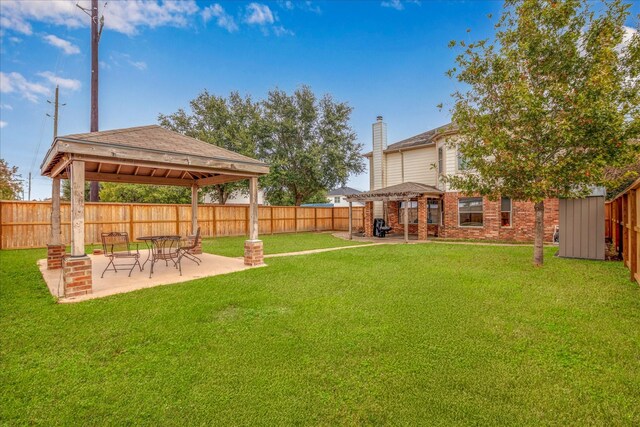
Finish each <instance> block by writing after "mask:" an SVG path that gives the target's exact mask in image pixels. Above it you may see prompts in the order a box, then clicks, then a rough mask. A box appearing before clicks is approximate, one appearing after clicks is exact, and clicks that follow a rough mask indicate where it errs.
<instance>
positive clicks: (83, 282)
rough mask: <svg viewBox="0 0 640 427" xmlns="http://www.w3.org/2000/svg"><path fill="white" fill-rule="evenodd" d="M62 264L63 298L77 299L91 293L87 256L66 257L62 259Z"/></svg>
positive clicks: (89, 264) (89, 262)
mask: <svg viewBox="0 0 640 427" xmlns="http://www.w3.org/2000/svg"><path fill="white" fill-rule="evenodd" d="M62 264H63V265H62V280H63V282H64V296H65V297H77V296H80V295H85V294H90V293H91V292H93V281H92V278H91V258H89V257H88V256H82V257H68V258H65V259H64V262H63V263H62Z"/></svg>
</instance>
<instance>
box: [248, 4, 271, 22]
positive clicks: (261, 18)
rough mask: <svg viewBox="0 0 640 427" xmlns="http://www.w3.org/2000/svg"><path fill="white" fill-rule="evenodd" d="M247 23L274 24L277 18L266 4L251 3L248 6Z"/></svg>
mask: <svg viewBox="0 0 640 427" xmlns="http://www.w3.org/2000/svg"><path fill="white" fill-rule="evenodd" d="M244 22H246V23H247V24H257V25H267V24H273V23H274V22H275V18H274V16H273V12H271V9H269V6H267V5H266V4H260V3H249V5H248V6H247V16H246V18H245V21H244Z"/></svg>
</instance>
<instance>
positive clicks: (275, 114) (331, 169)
mask: <svg viewBox="0 0 640 427" xmlns="http://www.w3.org/2000/svg"><path fill="white" fill-rule="evenodd" d="M263 106H264V114H265V121H266V125H267V127H268V135H267V138H266V139H265V140H264V141H262V144H261V146H260V155H261V157H262V158H263V159H264V160H265V161H266V162H267V163H269V165H270V166H271V170H270V173H269V175H267V176H266V177H265V179H264V181H263V183H264V187H265V189H266V196H267V199H268V200H269V202H270V203H271V204H295V205H300V204H301V203H304V202H311V201H312V200H317V199H318V194H319V193H323V192H324V193H326V191H327V190H329V189H331V188H334V187H336V186H340V185H344V184H345V183H346V181H347V179H348V177H349V175H350V174H352V173H355V174H358V173H361V172H362V171H363V170H364V161H363V159H362V156H361V154H360V151H361V149H362V145H361V144H359V143H357V142H356V134H355V132H354V131H353V129H351V126H350V125H349V118H350V116H351V111H352V108H351V107H350V106H349V105H348V104H346V103H342V102H336V101H334V100H333V98H332V97H331V96H330V95H324V96H323V97H322V98H320V99H318V98H317V97H316V96H315V95H314V93H313V92H312V91H311V89H310V88H309V87H307V86H302V87H301V88H299V89H297V90H296V91H295V92H294V93H293V94H291V95H288V94H287V93H286V92H284V91H281V90H278V89H275V90H272V91H270V92H269V95H268V97H267V99H266V100H265V101H264V103H263Z"/></svg>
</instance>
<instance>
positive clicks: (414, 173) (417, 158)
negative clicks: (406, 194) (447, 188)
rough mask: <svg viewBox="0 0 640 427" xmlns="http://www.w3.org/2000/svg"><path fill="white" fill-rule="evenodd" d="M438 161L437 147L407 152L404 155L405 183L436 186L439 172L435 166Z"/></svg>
mask: <svg viewBox="0 0 640 427" xmlns="http://www.w3.org/2000/svg"><path fill="white" fill-rule="evenodd" d="M437 161H438V157H437V151H436V147H435V146H431V147H428V148H422V149H419V150H410V151H406V152H405V153H404V182H418V183H421V184H427V185H433V186H435V185H436V184H437V171H436V169H434V168H433V165H434V164H435V163H437Z"/></svg>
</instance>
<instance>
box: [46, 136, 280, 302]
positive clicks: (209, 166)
mask: <svg viewBox="0 0 640 427" xmlns="http://www.w3.org/2000/svg"><path fill="white" fill-rule="evenodd" d="M268 172H269V166H268V165H266V164H264V163H262V162H260V161H258V160H255V159H252V158H250V157H247V156H243V155H240V154H238V153H235V152H232V151H229V150H225V149H223V148H221V147H218V146H215V145H213V144H208V143H206V142H203V141H200V140H198V139H195V138H191V137H188V136H185V135H182V134H180V133H177V132H173V131H171V130H168V129H164V128H162V127H160V126H157V125H151V126H141V127H133V128H125V129H115V130H108V131H100V132H91V133H84V134H73V135H66V136H60V137H56V138H55V139H54V141H53V144H52V146H51V148H50V149H49V151H48V152H47V154H46V156H45V158H44V161H43V162H42V165H41V173H42V175H43V176H47V177H50V178H52V179H53V184H52V195H51V196H52V212H51V237H50V242H51V243H50V244H49V245H48V254H47V269H48V270H59V269H61V270H62V272H61V276H60V277H61V279H60V280H61V283H62V287H61V288H62V291H61V292H60V294H61V295H60V296H61V297H63V298H72V297H75V298H77V297H80V296H83V295H87V294H92V293H93V292H94V291H97V290H98V288H97V285H98V281H97V277H99V276H97V275H95V269H94V268H93V262H94V261H96V260H97V259H96V258H94V257H90V256H87V255H86V252H85V230H84V222H85V221H84V198H85V195H84V194H85V191H84V189H85V182H86V181H100V182H121V183H135V184H154V185H174V186H186V187H190V188H191V233H190V234H191V235H195V234H196V230H197V229H198V190H199V188H200V187H202V186H206V185H214V184H222V183H227V182H233V181H240V180H248V181H249V199H250V207H249V227H248V230H247V231H248V240H246V241H245V245H244V250H245V251H244V261H241V262H243V265H244V266H247V267H252V266H258V265H262V264H263V248H262V241H260V240H258V197H257V196H258V177H259V176H262V175H265V174H267V173H268ZM61 179H68V180H70V183H71V236H70V237H71V253H70V254H65V246H64V245H63V244H62V238H61V237H62V236H61V218H60V180H61ZM105 231H109V232H111V231H122V232H129V238H130V240H131V241H135V240H136V239H137V238H139V237H141V236H135V235H133V231H130V230H111V229H110V230H105ZM201 252H202V248H201V246H198V247H196V248H195V249H194V250H193V253H197V254H200V253H201ZM199 256H200V255H199ZM201 257H202V260H203V262H202V263H201V265H200V267H198V266H195V264H194V266H195V268H201V269H202V270H201V271H202V272H203V273H204V272H205V271H209V270H208V269H207V268H205V265H206V263H207V262H211V263H215V261H216V260H210V259H209V258H210V257H212V256H205V255H204V254H203V255H201ZM217 258H223V257H217ZM218 261H220V260H218ZM186 264H191V263H185V265H186ZM189 267H191V266H189ZM212 271H213V270H212ZM212 271H210V273H211V272H212ZM216 271H217V270H216ZM111 274H112V275H113V274H115V273H111ZM134 274H135V273H133V274H132V278H133V277H135V278H136V279H137V280H138V281H144V280H151V279H149V278H148V276H146V275H144V274H138V275H135V276H134ZM207 275H211V274H207ZM124 277H126V274H118V279H124ZM183 277H188V275H183ZM105 278H106V276H105ZM158 280H160V281H161V279H158ZM187 280H188V279H187ZM177 281H181V280H180V276H179V275H178V273H177V271H176V272H175V280H174V282H177ZM94 283H95V285H96V286H94ZM100 291H101V292H103V291H104V290H102V289H100Z"/></svg>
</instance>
